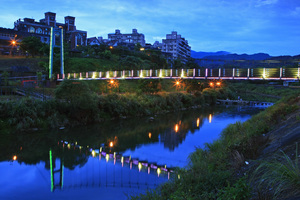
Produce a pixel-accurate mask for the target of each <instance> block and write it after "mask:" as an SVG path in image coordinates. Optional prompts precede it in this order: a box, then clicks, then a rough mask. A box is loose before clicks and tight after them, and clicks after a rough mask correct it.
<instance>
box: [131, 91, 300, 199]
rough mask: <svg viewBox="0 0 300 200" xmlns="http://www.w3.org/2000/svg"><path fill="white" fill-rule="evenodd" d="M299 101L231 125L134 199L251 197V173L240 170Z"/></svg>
mask: <svg viewBox="0 0 300 200" xmlns="http://www.w3.org/2000/svg"><path fill="white" fill-rule="evenodd" d="M299 101H300V98H299V97H298V95H296V96H293V97H289V98H284V99H282V100H281V101H279V102H278V103H276V104H275V105H274V106H272V107H269V108H267V109H266V110H265V111H263V112H261V113H259V114H257V115H255V116H254V117H252V118H251V119H250V120H248V121H246V122H244V123H240V122H237V123H235V124H231V125H229V126H228V127H227V128H226V129H224V130H223V132H222V133H221V137H220V139H219V140H216V141H215V142H213V143H211V144H206V146H205V148H204V149H197V150H196V151H195V152H194V153H192V154H191V155H190V156H189V160H190V162H189V164H188V166H187V168H186V169H178V170H177V173H176V174H174V177H173V179H172V181H170V182H169V183H166V184H164V185H162V186H161V187H160V188H158V189H157V190H154V191H152V192H148V193H147V194H145V195H140V196H138V197H132V199H249V198H250V196H251V188H250V186H249V185H250V184H249V181H248V177H247V176H245V175H244V174H239V173H237V172H238V171H239V169H240V168H241V167H242V166H244V165H245V163H246V162H248V161H249V159H255V158H256V157H257V156H258V155H259V150H260V148H261V146H262V145H264V144H265V143H266V138H265V136H264V134H266V133H267V132H268V131H270V130H272V127H274V126H275V125H276V124H278V123H279V122H280V121H281V120H283V119H285V117H286V116H287V115H288V114H290V113H291V112H293V111H295V110H296V109H297V104H299ZM296 170H298V171H299V166H298V169H296ZM277 180H280V179H277ZM296 180H297V176H296ZM298 181H299V174H298ZM297 186H298V185H295V186H294V190H297ZM292 190H293V188H292Z"/></svg>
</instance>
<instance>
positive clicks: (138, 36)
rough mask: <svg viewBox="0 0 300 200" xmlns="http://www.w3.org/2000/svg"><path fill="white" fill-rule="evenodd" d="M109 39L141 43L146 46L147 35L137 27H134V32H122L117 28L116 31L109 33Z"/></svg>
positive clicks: (118, 41) (119, 41)
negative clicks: (138, 30)
mask: <svg viewBox="0 0 300 200" xmlns="http://www.w3.org/2000/svg"><path fill="white" fill-rule="evenodd" d="M108 40H109V41H112V42H117V43H125V44H137V43H140V44H141V45H142V46H143V47H144V46H145V36H144V34H142V33H138V32H137V29H132V33H125V34H123V33H121V31H120V30H118V29H116V30H115V33H110V34H108Z"/></svg>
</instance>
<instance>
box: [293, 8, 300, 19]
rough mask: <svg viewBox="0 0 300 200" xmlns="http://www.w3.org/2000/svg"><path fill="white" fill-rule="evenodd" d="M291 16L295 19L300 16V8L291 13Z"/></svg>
mask: <svg viewBox="0 0 300 200" xmlns="http://www.w3.org/2000/svg"><path fill="white" fill-rule="evenodd" d="M291 15H292V16H294V17H298V16H300V7H296V8H295V10H293V11H291Z"/></svg>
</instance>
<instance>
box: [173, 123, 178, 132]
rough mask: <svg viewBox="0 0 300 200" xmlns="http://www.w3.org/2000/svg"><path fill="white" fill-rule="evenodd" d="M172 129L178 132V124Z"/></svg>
mask: <svg viewBox="0 0 300 200" xmlns="http://www.w3.org/2000/svg"><path fill="white" fill-rule="evenodd" d="M174 130H175V132H176V133H177V132H178V130H179V126H178V124H176V125H175V128H174Z"/></svg>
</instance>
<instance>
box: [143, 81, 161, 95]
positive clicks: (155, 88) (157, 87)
mask: <svg viewBox="0 0 300 200" xmlns="http://www.w3.org/2000/svg"><path fill="white" fill-rule="evenodd" d="M138 87H139V89H140V90H141V91H142V92H144V93H150V94H155V93H158V92H159V91H161V84H160V80H159V79H152V80H149V79H140V80H139V85H138Z"/></svg>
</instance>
